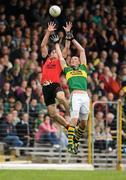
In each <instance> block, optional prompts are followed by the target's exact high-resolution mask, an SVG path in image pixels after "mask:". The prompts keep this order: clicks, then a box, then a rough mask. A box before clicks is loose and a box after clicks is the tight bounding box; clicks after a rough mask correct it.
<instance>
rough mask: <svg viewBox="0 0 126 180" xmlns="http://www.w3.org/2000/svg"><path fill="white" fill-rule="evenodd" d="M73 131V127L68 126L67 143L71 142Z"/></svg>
mask: <svg viewBox="0 0 126 180" xmlns="http://www.w3.org/2000/svg"><path fill="white" fill-rule="evenodd" d="M74 132H75V127H74V126H69V128H68V145H70V144H73V138H74Z"/></svg>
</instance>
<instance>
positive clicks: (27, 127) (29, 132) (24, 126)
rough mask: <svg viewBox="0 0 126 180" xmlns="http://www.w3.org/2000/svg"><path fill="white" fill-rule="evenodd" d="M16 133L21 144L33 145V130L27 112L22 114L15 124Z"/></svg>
mask: <svg viewBox="0 0 126 180" xmlns="http://www.w3.org/2000/svg"><path fill="white" fill-rule="evenodd" d="M16 129H17V135H18V136H19V138H20V140H21V141H22V142H23V146H33V143H34V141H33V140H34V137H33V136H34V131H33V129H32V126H31V124H30V121H29V115H28V113H24V114H23V115H22V119H21V121H20V122H18V123H17V125H16Z"/></svg>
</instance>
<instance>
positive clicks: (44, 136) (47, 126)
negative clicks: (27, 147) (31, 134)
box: [36, 114, 59, 145]
mask: <svg viewBox="0 0 126 180" xmlns="http://www.w3.org/2000/svg"><path fill="white" fill-rule="evenodd" d="M56 132H57V129H56V128H55V127H54V125H53V124H52V122H51V120H50V117H49V116H48V115H47V114H46V115H45V116H44V121H43V123H42V124H41V125H40V126H39V130H38V132H37V133H36V141H38V142H40V143H47V142H48V143H51V144H52V145H57V144H59V140H58V138H57V136H56Z"/></svg>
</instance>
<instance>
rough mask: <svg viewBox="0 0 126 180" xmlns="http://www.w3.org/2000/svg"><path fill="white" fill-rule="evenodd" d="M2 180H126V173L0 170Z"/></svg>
mask: <svg viewBox="0 0 126 180" xmlns="http://www.w3.org/2000/svg"><path fill="white" fill-rule="evenodd" d="M0 180H126V171H123V172H117V171H64V170H61V171H59V170H0Z"/></svg>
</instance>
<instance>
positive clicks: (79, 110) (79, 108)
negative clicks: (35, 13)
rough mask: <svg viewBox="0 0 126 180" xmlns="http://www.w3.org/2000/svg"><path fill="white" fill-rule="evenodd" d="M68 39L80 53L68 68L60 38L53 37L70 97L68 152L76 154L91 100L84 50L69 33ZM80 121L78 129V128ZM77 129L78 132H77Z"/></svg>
mask: <svg viewBox="0 0 126 180" xmlns="http://www.w3.org/2000/svg"><path fill="white" fill-rule="evenodd" d="M66 38H68V40H71V42H72V43H73V44H74V46H75V47H76V48H77V50H78V51H79V55H80V56H79V57H77V56H73V57H71V60H70V64H69V66H67V64H66V61H65V60H64V58H63V55H62V52H61V49H60V46H59V43H58V36H57V35H53V36H52V40H53V42H54V43H55V47H56V52H57V54H58V56H59V60H60V63H61V67H62V69H63V71H64V73H65V75H66V79H67V81H68V86H69V90H70V93H71V96H70V117H71V120H70V126H69V128H68V152H70V153H74V154H76V153H77V152H78V145H79V140H80V138H81V136H82V135H83V132H84V130H85V126H86V121H87V120H88V115H89V109H90V99H89V96H88V94H87V61H86V55H85V50H84V48H83V47H82V46H81V45H80V44H79V43H78V42H77V41H76V40H75V39H74V38H73V36H72V34H71V33H70V32H69V33H67V34H66ZM78 120H79V125H78V128H76V126H77V124H78ZM75 128H76V130H75Z"/></svg>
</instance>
